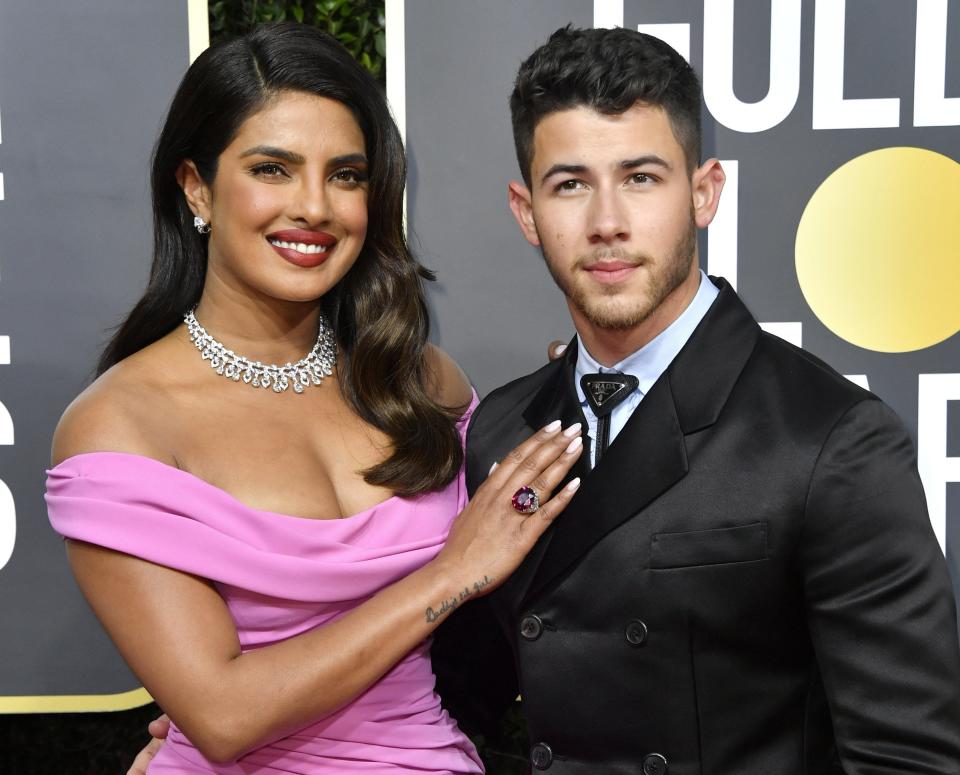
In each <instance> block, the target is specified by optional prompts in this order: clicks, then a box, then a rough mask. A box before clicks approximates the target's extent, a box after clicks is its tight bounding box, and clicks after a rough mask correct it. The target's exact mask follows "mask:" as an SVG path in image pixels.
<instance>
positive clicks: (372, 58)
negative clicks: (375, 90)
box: [209, 0, 387, 82]
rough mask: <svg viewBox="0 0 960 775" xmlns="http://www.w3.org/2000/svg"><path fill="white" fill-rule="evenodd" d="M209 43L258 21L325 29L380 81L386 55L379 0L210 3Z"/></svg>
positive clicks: (221, 0) (235, 0)
mask: <svg viewBox="0 0 960 775" xmlns="http://www.w3.org/2000/svg"><path fill="white" fill-rule="evenodd" d="M209 7H210V42H211V43H216V42H217V41H219V40H223V39H225V38H231V37H233V36H235V35H242V34H243V33H245V32H248V31H249V30H250V29H251V28H252V27H253V26H254V25H256V24H259V23H261V22H282V21H296V22H302V23H303V24H312V25H313V26H314V27H319V28H320V29H321V30H325V31H326V32H329V33H330V34H331V35H333V36H334V37H335V38H336V39H337V40H339V41H340V42H341V43H342V44H343V45H344V46H346V47H347V49H349V51H350V53H351V54H353V56H354V57H356V59H357V61H358V62H360V64H362V65H363V66H364V67H365V68H367V70H369V71H370V72H371V73H372V74H373V75H374V76H375V77H376V78H377V79H379V80H380V81H381V82H383V79H384V61H385V57H386V53H387V46H386V40H385V38H384V31H383V30H384V21H383V16H384V4H383V0H211V2H210V4H209Z"/></svg>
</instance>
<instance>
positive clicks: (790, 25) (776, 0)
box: [703, 0, 800, 132]
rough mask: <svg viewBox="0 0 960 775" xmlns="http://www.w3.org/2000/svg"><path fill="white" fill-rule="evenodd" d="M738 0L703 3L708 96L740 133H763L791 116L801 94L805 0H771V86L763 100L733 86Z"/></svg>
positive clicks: (705, 94)
mask: <svg viewBox="0 0 960 775" xmlns="http://www.w3.org/2000/svg"><path fill="white" fill-rule="evenodd" d="M733 4H734V0H710V2H705V3H704V4H703V99H704V101H705V102H706V103H707V108H709V110H710V113H711V114H712V115H713V117H714V118H715V119H717V121H719V122H720V123H721V124H723V125H724V126H726V127H729V128H730V129H733V130H735V131H737V132H763V131H765V130H767V129H770V128H771V127H774V126H776V125H777V124H779V123H780V122H781V121H783V120H784V119H785V118H786V117H787V116H789V115H790V111H792V110H793V106H794V105H796V104H797V95H798V94H799V93H800V0H770V88H769V90H768V91H767V96H766V97H764V98H763V99H762V100H760V101H759V102H741V101H740V100H738V99H737V97H736V95H735V94H734V91H733Z"/></svg>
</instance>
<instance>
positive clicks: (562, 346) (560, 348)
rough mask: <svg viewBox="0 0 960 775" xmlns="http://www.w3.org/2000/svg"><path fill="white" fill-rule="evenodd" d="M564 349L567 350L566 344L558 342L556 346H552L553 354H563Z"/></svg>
mask: <svg viewBox="0 0 960 775" xmlns="http://www.w3.org/2000/svg"><path fill="white" fill-rule="evenodd" d="M566 350H567V346H566V345H565V344H558V345H557V346H556V347H554V348H553V354H554V355H563V354H564V353H565V352H566Z"/></svg>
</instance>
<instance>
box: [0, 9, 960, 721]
mask: <svg viewBox="0 0 960 775" xmlns="http://www.w3.org/2000/svg"><path fill="white" fill-rule="evenodd" d="M706 1H707V3H708V4H716V6H718V7H719V6H724V5H726V4H727V3H728V0H706ZM920 3H921V4H922V6H923V7H924V8H925V10H926V11H927V12H931V11H932V12H934V13H939V12H940V10H943V9H946V13H947V15H946V17H945V23H944V24H943V25H941V28H940V34H942V35H943V36H944V37H945V44H946V57H945V60H944V63H943V69H944V71H945V74H944V80H945V90H944V92H943V94H942V95H941V96H945V97H948V98H949V97H960V8H958V5H960V1H958V0H920ZM776 4H777V6H778V7H786V6H790V5H791V3H790V2H787V3H781V2H777V3H776ZM44 5H45V6H46V7H45V8H43V9H42V10H41V9H40V8H38V7H35V4H33V3H28V2H25V1H24V2H15V1H14V0H0V41H2V45H0V126H2V144H0V172H2V173H3V182H4V184H5V196H4V199H3V201H0V224H2V228H0V337H4V336H5V337H9V345H10V359H9V360H10V363H9V365H3V364H2V362H3V360H4V344H5V342H4V340H3V339H2V338H0V481H2V482H3V483H5V485H6V487H7V488H9V491H10V493H11V494H12V498H13V502H14V503H15V507H16V540H15V544H13V552H12V556H11V557H10V558H9V560H8V561H6V556H7V554H6V553H5V549H4V546H5V545H6V546H7V548H9V546H10V532H11V530H10V529H11V527H12V523H13V520H12V515H11V513H10V509H9V507H8V506H5V503H6V502H5V500H4V487H2V486H0V563H5V564H3V565H2V566H0V617H2V619H0V620H2V621H3V622H4V631H3V636H4V637H3V641H2V642H3V646H2V651H0V654H2V658H0V712H3V711H9V710H11V709H12V708H13V707H14V705H13V704H11V702H9V700H10V699H11V698H16V697H22V696H38V695H101V694H109V693H116V692H123V691H127V690H130V689H133V688H135V687H136V686H137V684H136V681H135V679H134V678H133V677H132V676H131V675H130V674H129V672H128V671H127V670H126V668H125V667H124V666H123V665H122V663H121V661H120V660H119V658H117V657H116V655H115V654H114V651H113V648H112V646H111V645H110V643H109V641H108V640H107V638H106V636H105V635H103V633H102V632H101V630H100V628H99V626H98V625H97V623H96V622H95V620H94V619H93V617H92V616H91V615H90V613H89V612H88V610H87V608H86V606H85V604H84V603H83V601H82V599H81V598H80V595H79V593H78V592H77V591H76V587H75V585H74V583H73V581H72V579H71V578H70V575H69V571H68V569H67V566H66V563H65V561H64V555H63V549H62V545H61V543H60V541H59V539H58V538H57V537H56V536H55V535H54V534H53V532H52V530H51V529H50V528H49V525H48V523H47V519H46V514H45V511H44V507H43V502H42V492H43V469H44V467H45V466H46V463H47V458H48V445H49V439H50V436H51V433H52V430H53V427H54V424H55V422H56V419H57V417H58V416H59V414H60V412H61V411H62V409H63V407H64V406H65V405H66V404H67V402H68V401H69V400H70V398H72V396H74V395H75V394H76V393H77V392H78V391H79V390H80V389H81V387H82V386H83V385H84V384H85V382H86V380H87V379H88V378H89V375H90V371H91V368H92V364H93V363H94V361H95V357H96V353H97V350H98V347H99V345H100V344H101V343H102V342H103V340H104V332H105V330H106V329H107V327H108V326H110V325H112V324H114V323H116V322H117V321H118V319H119V317H120V315H121V314H122V313H123V312H124V311H125V310H126V309H128V308H129V306H130V305H131V303H132V302H133V301H134V300H135V298H136V297H137V295H138V293H139V290H140V289H141V287H142V284H143V280H144V278H145V276H146V267H147V262H148V258H149V244H150V231H149V229H150V223H149V208H148V200H147V191H146V180H147V157H148V153H149V148H150V146H151V143H152V142H153V139H154V137H155V135H156V131H157V128H158V125H159V121H160V120H161V118H162V115H163V112H164V110H165V107H166V104H167V101H168V100H169V97H170V96H171V94H172V92H173V90H174V88H175V86H176V83H177V81H178V79H179V77H180V75H181V74H182V71H183V70H184V68H185V66H186V63H187V29H186V24H187V21H186V7H185V5H186V4H185V3H179V2H178V3H174V2H163V3H159V2H150V1H149V0H140V1H139V2H131V1H130V0H122V1H121V0H112V1H109V2H108V0H98V2H96V3H84V4H83V6H84V8H83V9H82V10H79V9H78V8H77V6H78V5H79V4H75V3H71V2H68V1H67V0H61V2H59V3H56V4H54V5H56V6H58V7H57V8H56V9H55V10H53V9H51V8H50V7H49V6H50V4H44ZM599 5H601V8H600V10H601V11H602V10H603V8H604V7H605V8H606V9H607V10H610V9H612V10H613V12H614V14H616V13H618V12H619V10H620V7H621V5H622V23H623V24H624V25H625V26H631V27H633V26H636V25H638V24H662V23H680V24H686V25H689V41H690V58H691V61H692V63H693V64H694V66H695V67H696V68H697V70H698V71H700V72H702V65H703V54H704V40H705V39H706V40H708V41H714V42H715V41H717V40H721V39H722V37H723V36H722V35H721V34H720V32H719V31H718V29H716V28H712V29H709V30H707V31H706V33H705V31H704V3H703V2H697V1H696V0H646V1H641V0H624V2H623V3H622V4H621V3H618V2H613V3H606V4H603V3H601V4H599ZM816 5H817V4H816V3H814V2H813V0H805V1H804V2H799V0H798V9H799V16H798V18H799V29H800V48H799V53H798V61H797V62H796V64H797V66H798V72H799V85H798V90H797V96H796V100H795V102H794V103H793V104H792V106H791V105H789V104H788V106H787V107H788V108H789V109H788V110H787V111H786V113H785V115H784V117H783V118H782V120H779V121H776V122H774V123H772V124H771V125H770V126H769V127H767V128H765V129H763V130H762V131H754V132H744V131H740V130H739V129H737V128H730V127H729V126H727V123H730V118H729V116H728V115H726V114H725V116H724V117H725V118H726V123H725V122H724V121H722V120H720V119H719V118H715V117H714V116H713V115H712V113H711V112H710V111H709V110H708V111H705V113H704V128H705V151H706V153H707V154H709V155H716V156H718V157H719V158H721V159H723V160H725V161H729V162H736V163H735V164H729V165H728V169H729V170H731V171H734V170H735V171H737V172H738V176H737V177H738V185H737V186H733V185H731V186H730V187H728V190H727V191H726V192H725V202H724V207H725V208H727V213H726V215H727V223H728V227H727V235H728V236H727V237H725V238H724V240H723V241H721V240H720V239H719V237H718V238H717V242H716V244H715V245H713V244H711V245H709V246H708V242H710V241H711V240H710V238H707V237H704V238H703V239H702V240H701V248H702V258H703V263H704V266H705V267H707V266H709V267H710V268H715V267H717V266H722V267H724V268H725V269H726V270H730V268H731V267H732V268H733V269H734V270H735V274H736V278H737V285H738V288H739V291H740V292H741V294H742V295H743V297H744V298H745V300H746V301H747V303H748V305H749V306H750V307H751V309H752V310H753V311H754V313H755V314H756V316H757V317H758V319H759V320H761V321H764V322H773V323H787V324H789V325H788V326H787V327H786V328H781V329H780V330H781V331H785V332H788V333H789V334H790V335H792V336H796V333H797V332H798V330H802V344H803V346H804V347H806V348H807V349H809V350H810V351H811V352H813V353H815V354H817V355H819V356H820V357H822V358H824V359H826V360H827V361H828V362H829V363H831V364H832V365H834V366H835V367H836V368H838V369H839V370H840V371H841V372H843V373H845V374H851V375H865V376H866V377H867V378H868V379H869V385H870V387H871V389H872V390H874V391H875V392H877V393H878V394H879V395H880V396H881V397H883V398H884V399H886V400H887V401H888V402H889V403H890V404H891V405H892V406H893V407H894V408H895V409H896V410H897V411H898V412H899V413H900V414H901V416H902V417H903V418H904V420H905V421H906V423H907V425H908V427H910V428H911V430H912V431H913V432H914V433H915V434H916V433H917V430H918V412H921V411H922V410H926V413H925V415H924V416H925V417H928V418H929V419H925V420H924V423H923V424H921V425H922V427H921V428H920V431H921V432H920V436H921V439H920V441H921V449H920V451H921V457H922V459H923V461H925V462H924V473H925V485H926V486H927V493H928V499H930V501H931V504H932V506H933V507H934V508H933V510H934V517H933V519H934V523H935V526H939V527H938V529H939V530H940V531H941V532H943V533H945V535H946V549H947V552H948V555H949V556H950V560H951V566H952V567H951V569H952V571H953V572H954V579H955V581H956V580H960V573H958V572H957V570H958V568H960V549H958V547H957V539H956V538H955V536H960V513H958V511H960V505H958V502H957V500H956V491H955V488H956V485H954V484H950V483H949V482H952V481H956V480H960V409H958V406H957V402H958V401H960V374H958V372H960V360H958V354H960V337H957V336H953V337H950V338H948V339H947V340H946V341H944V342H942V343H940V344H937V345H935V346H932V347H929V348H926V349H922V350H918V351H915V352H908V353H898V354H890V353H878V352H873V351H870V350H866V349H862V348H860V347H857V346H855V345H852V344H849V343H847V342H846V341H844V340H843V339H841V338H840V337H838V336H837V335H836V334H834V333H833V332H831V331H830V330H829V329H828V328H827V327H826V326H825V325H823V324H822V323H821V322H820V321H819V320H818V319H817V317H816V316H815V315H814V314H813V312H812V311H811V309H810V307H809V306H808V304H807V302H806V300H805V298H804V295H803V293H802V292H801V290H800V286H799V283H798V280H797V274H796V271H795V268H794V241H795V238H796V233H797V226H798V223H799V221H800V217H801V215H802V213H803V211H804V207H805V206H806V204H807V202H808V201H809V200H810V197H811V196H812V195H813V193H814V191H816V190H817V188H818V187H819V186H820V184H821V183H822V182H823V181H824V180H825V179H826V178H827V177H828V176H829V175H830V174H831V173H832V172H833V171H834V170H836V169H837V168H838V167H839V166H841V165H842V164H844V163H845V162H847V161H849V160H850V159H853V158H854V157H857V156H859V155H861V154H863V153H866V152H867V151H872V150H875V149H880V148H887V147H894V146H914V147H919V148H927V149H932V150H935V151H937V152H939V153H941V154H944V155H946V156H949V157H951V158H952V159H958V158H960V131H958V129H957V126H956V125H957V124H960V119H958V120H956V121H951V123H949V124H948V125H946V126H939V127H934V126H915V125H914V120H913V116H914V110H913V107H914V104H913V103H914V92H915V88H914V54H915V44H914V35H915V28H916V22H917V9H918V4H917V3H916V2H908V1H906V0H848V2H847V3H846V15H845V19H846V34H845V36H843V37H841V38H840V39H841V40H843V41H844V42H845V47H846V51H845V55H844V57H843V59H842V61H843V63H844V68H845V72H844V76H843V79H842V95H843V97H845V98H848V99H854V98H858V99H862V98H899V100H900V104H899V110H898V115H897V124H898V125H897V126H864V127H859V128H818V129H814V128H813V126H814V119H813V113H814V110H813V102H814V97H813V91H814V89H813V73H814V62H813V60H814V48H815V45H814V37H815V36H814V27H815V18H814V17H815V13H814V12H815V6H816ZM820 5H822V6H826V5H832V6H833V7H834V10H835V9H836V6H838V5H839V6H842V5H843V3H842V2H841V0H824V2H822V3H821V4H820ZM391 6H392V8H393V9H394V11H395V10H396V9H398V8H399V9H400V11H401V12H402V13H403V15H404V22H405V29H406V35H405V47H404V51H403V52H402V53H403V56H404V58H405V63H406V81H405V86H406V108H405V111H404V115H401V116H399V118H400V119H402V121H403V122H404V123H405V125H406V133H407V142H408V147H409V150H410V161H411V174H410V187H409V223H410V229H411V235H412V237H413V241H414V246H415V248H416V249H417V250H418V252H419V254H420V256H421V257H422V258H423V260H424V262H425V263H426V264H427V265H428V266H431V267H433V268H434V269H436V270H437V271H438V273H439V278H440V279H439V282H438V283H436V284H435V285H434V286H433V287H432V289H431V303H432V307H433V311H434V338H435V339H436V341H437V342H438V343H440V344H441V345H442V346H443V347H444V348H446V349H447V350H448V351H449V352H450V353H452V354H453V355H454V356H455V357H456V358H457V359H458V360H459V361H460V363H461V364H462V365H463V366H464V368H465V369H466V370H467V372H468V373H469V374H470V376H471V377H472V379H473V380H474V382H475V384H476V385H477V387H478V389H479V390H480V392H481V393H483V392H486V391H488V390H489V389H490V388H492V387H494V386H495V385H497V384H500V383H502V382H504V381H507V380H508V379H511V378H512V377H514V376H517V375H519V374H522V373H525V372H528V371H530V370H532V369H533V368H535V367H537V366H538V365H539V364H540V363H542V362H543V360H544V359H545V347H546V343H547V342H548V341H549V340H551V339H557V338H560V339H566V338H568V337H569V336H570V335H571V334H572V332H573V331H572V327H571V324H570V322H569V319H568V317H567V313H566V308H565V305H564V304H563V302H562V299H561V297H560V295H559V293H558V292H557V291H556V290H555V289H554V287H553V285H552V283H551V281H550V279H549V277H548V275H547V273H546V271H545V270H544V268H543V266H542V261H541V259H540V257H539V254H538V253H537V252H536V251H535V250H533V249H532V248H530V247H529V246H528V245H527V244H526V243H525V242H524V241H523V240H522V238H521V236H520V234H519V232H518V230H517V228H516V226H515V224H514V222H513V220H512V217H511V215H510V213H509V211H508V209H507V206H506V183H507V181H508V180H509V179H511V178H516V177H519V176H518V173H517V169H516V162H515V160H514V157H513V148H512V140H511V136H510V128H509V117H508V114H507V96H508V94H509V90H510V87H511V81H512V78H513V76H514V73H515V71H516V68H517V66H518V65H519V63H520V61H521V60H522V58H524V57H525V56H526V55H527V54H528V53H529V52H530V51H531V50H532V49H533V48H534V47H535V46H536V45H538V44H539V43H541V42H543V41H544V40H545V39H546V38H547V36H548V35H549V33H550V32H551V31H553V30H554V29H556V28H557V27H559V26H560V25H563V24H566V23H568V22H572V23H574V24H576V25H579V26H591V25H592V24H593V22H594V3H593V1H592V0H483V2H478V1H477V0H406V2H402V1H401V0H391ZM735 8H736V16H735V24H734V34H733V42H732V46H733V55H732V75H733V84H734V92H735V95H736V97H737V98H738V99H739V100H741V101H743V102H747V103H752V102H758V101H761V100H763V99H764V98H765V97H766V95H767V93H768V90H770V89H772V88H773V87H774V86H776V87H777V89H778V90H779V89H781V87H782V84H780V83H779V82H778V83H777V84H771V82H770V81H771V78H770V66H769V62H770V57H771V50H770V48H771V46H770V28H771V10H770V9H771V3H770V2H769V0H737V2H736V5H735ZM823 13H824V15H823V17H822V18H823V19H826V18H827V14H826V11H823ZM842 18H844V17H843V16H842V15H841V19H842ZM51 19H55V20H56V21H55V23H50V22H51ZM824 24H826V22H824ZM831 24H833V25H834V28H833V33H834V36H835V37H836V36H837V34H838V33H837V32H836V23H835V20H834V21H833V22H831ZM825 29H826V31H827V33H829V32H830V29H829V28H827V27H825ZM824 40H826V37H825V38H824ZM940 42H941V43H942V42H943V41H940ZM834 48H835V46H834ZM782 53H783V52H782V49H781V48H779V47H778V48H777V52H776V54H777V56H780V57H781V59H782V58H783V57H782V56H781V55H782ZM391 56H396V51H394V52H391ZM788 58H789V57H788ZM778 61H780V60H778ZM787 91H789V89H788V90H787ZM788 102H789V100H788ZM733 123H736V122H733ZM874 123H875V124H876V123H881V122H876V121H875V122H874ZM741 129H742V127H741ZM958 174H960V172H958ZM731 202H732V203H733V204H732V205H731ZM731 208H732V209H731ZM731 212H733V214H734V215H735V216H736V217H735V218H733V219H732V220H733V222H734V223H735V225H736V235H737V239H736V241H735V243H731V240H730V237H729V234H730V232H729V224H730V222H731V218H730V213H731ZM958 221H960V219H958ZM715 234H719V230H716V231H715ZM956 236H957V241H956V242H955V243H954V244H955V245H960V233H958V234H957V235H956ZM708 248H709V249H708ZM721 253H722V254H723V255H721ZM711 254H712V255H711ZM734 258H735V260H734ZM904 259H905V261H915V260H920V259H922V257H917V256H905V257H904ZM957 259H960V255H958V256H957ZM724 273H729V272H728V271H725V272H724ZM956 290H957V293H958V294H960V287H958V288H957V289H956ZM921 375H946V376H945V377H944V378H943V379H942V380H940V381H939V382H938V381H936V380H934V381H929V380H928V381H927V383H926V384H927V385H928V387H929V386H931V385H932V386H934V387H936V386H938V385H939V386H940V387H942V390H940V392H939V394H938V395H937V396H934V395H933V393H931V392H929V391H928V392H927V393H925V394H924V395H925V400H924V402H923V403H921V402H919V401H918V396H919V394H920V389H921V388H920V385H921V382H922V380H921ZM4 409H5V410H7V412H8V413H9V417H10V419H11V420H12V425H13V431H14V438H13V439H12V441H14V442H15V443H13V444H12V445H11V443H10V442H11V439H10V438H8V436H9V432H8V431H9V428H8V426H7V425H6V424H5V423H6V413H5V412H4ZM5 531H6V532H5ZM4 542H6V544H5V543H4ZM5 699H6V700H8V702H7V704H4V700H5ZM69 706H70V703H68V702H67V701H64V703H62V707H60V708H56V709H67V708H68V707H69ZM16 707H17V708H19V709H23V705H22V703H21V704H20V705H17V706H16ZM47 707H48V708H49V705H48V706H47Z"/></svg>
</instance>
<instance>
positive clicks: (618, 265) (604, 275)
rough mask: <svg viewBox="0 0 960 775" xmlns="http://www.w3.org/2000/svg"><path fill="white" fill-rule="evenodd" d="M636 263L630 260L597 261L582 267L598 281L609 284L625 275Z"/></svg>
mask: <svg viewBox="0 0 960 775" xmlns="http://www.w3.org/2000/svg"><path fill="white" fill-rule="evenodd" d="M637 266H638V264H634V263H631V262H630V261H597V262H596V263H593V264H590V265H588V266H585V267H584V271H586V272H587V273H589V274H590V276H591V277H592V278H593V279H594V280H596V281H597V282H598V283H602V284H604V285H610V284H613V283H618V282H620V281H621V280H623V279H624V278H625V277H627V276H628V275H629V274H630V273H631V272H632V271H633V270H634V269H636V268H637Z"/></svg>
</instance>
